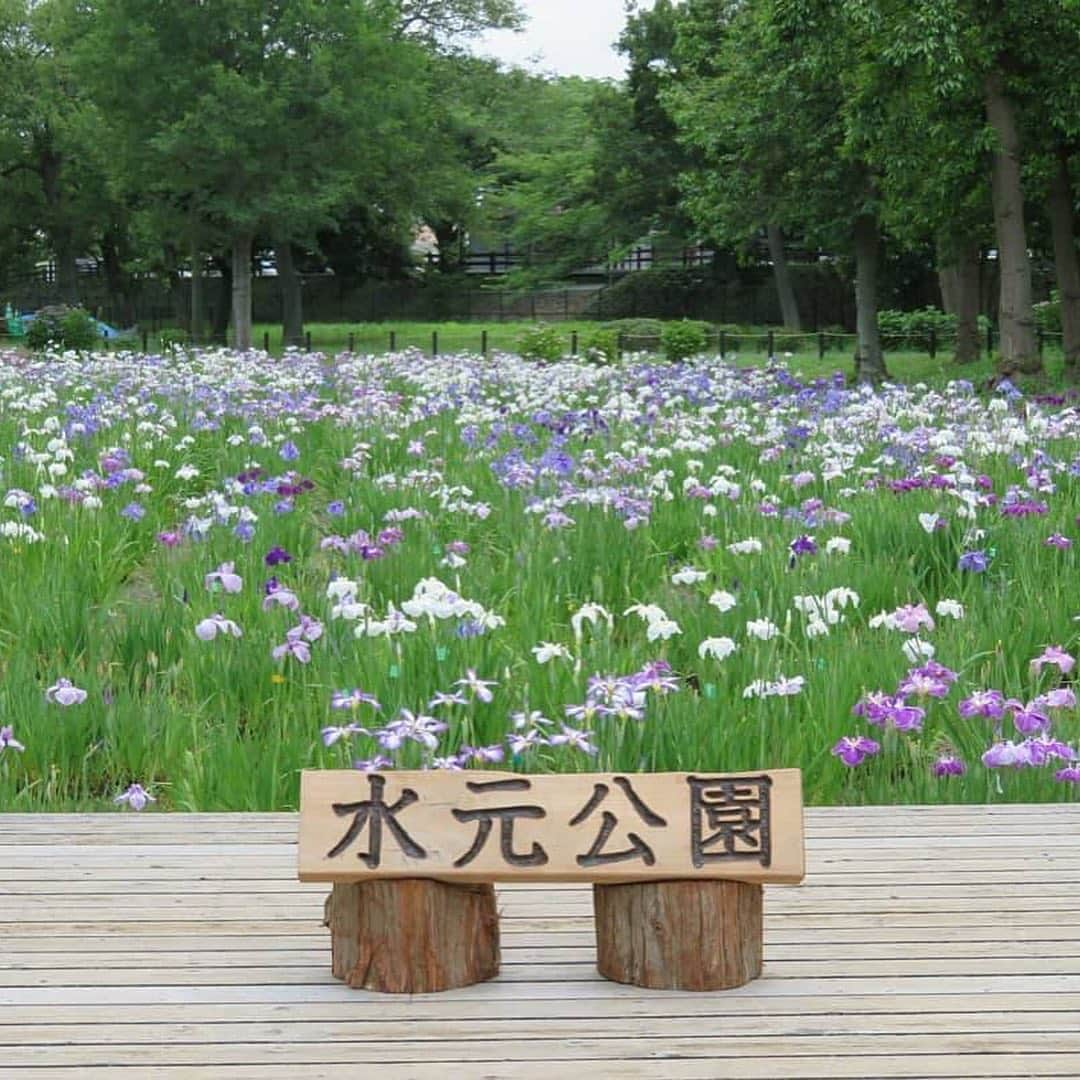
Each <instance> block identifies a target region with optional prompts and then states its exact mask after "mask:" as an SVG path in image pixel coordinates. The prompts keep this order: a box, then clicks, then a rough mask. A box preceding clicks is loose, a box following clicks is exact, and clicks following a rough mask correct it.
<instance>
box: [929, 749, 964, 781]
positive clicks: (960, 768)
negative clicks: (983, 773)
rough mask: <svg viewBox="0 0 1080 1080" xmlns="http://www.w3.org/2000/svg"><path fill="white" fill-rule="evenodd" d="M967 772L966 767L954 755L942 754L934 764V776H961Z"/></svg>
mask: <svg viewBox="0 0 1080 1080" xmlns="http://www.w3.org/2000/svg"><path fill="white" fill-rule="evenodd" d="M966 772H967V765H965V764H964V762H963V761H961V760H960V758H958V757H956V755H955V754H942V755H941V757H939V758H938V759H937V761H935V762H934V775H935V776H963V775H964V773H966Z"/></svg>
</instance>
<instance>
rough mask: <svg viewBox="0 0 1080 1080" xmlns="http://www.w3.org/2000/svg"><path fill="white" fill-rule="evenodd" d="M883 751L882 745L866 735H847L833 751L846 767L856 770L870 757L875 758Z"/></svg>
mask: <svg viewBox="0 0 1080 1080" xmlns="http://www.w3.org/2000/svg"><path fill="white" fill-rule="evenodd" d="M880 749H881V744H880V743H877V742H875V741H874V740H873V739H868V738H867V737H866V736H865V735H845V736H844V737H843V738H842V739H841V740H840V741H839V742H838V743H837V744H836V745H835V746H834V747H833V748H832V750H831V753H832V754H833V755H834V756H835V757H838V758H839V759H840V760H841V761H842V762H843V763H844V764H845V765H849V766H851V767H852V768H854V767H855V766H856V765H861V764H862V763H863V762H864V761H865V760H866V759H867V758H868V757H873V756H874V754H876V753H878V751H879V750H880Z"/></svg>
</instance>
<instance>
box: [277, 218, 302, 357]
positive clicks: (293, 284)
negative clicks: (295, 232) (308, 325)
mask: <svg viewBox="0 0 1080 1080" xmlns="http://www.w3.org/2000/svg"><path fill="white" fill-rule="evenodd" d="M274 252H275V254H276V255H277V272H278V281H279V282H280V283H281V335H282V339H283V340H284V342H285V346H286V347H288V346H290V345H302V344H303V343H304V299H303V297H302V296H301V293H300V275H299V274H298V273H297V272H296V262H295V260H294V259H293V248H292V244H291V243H290V242H289V241H288V240H284V239H279V240H278V242H277V243H276V244H275V245H274Z"/></svg>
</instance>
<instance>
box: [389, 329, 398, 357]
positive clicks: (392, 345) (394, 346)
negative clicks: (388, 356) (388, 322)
mask: <svg viewBox="0 0 1080 1080" xmlns="http://www.w3.org/2000/svg"><path fill="white" fill-rule="evenodd" d="M390 351H391V352H397V331H396V330H391V331H390Z"/></svg>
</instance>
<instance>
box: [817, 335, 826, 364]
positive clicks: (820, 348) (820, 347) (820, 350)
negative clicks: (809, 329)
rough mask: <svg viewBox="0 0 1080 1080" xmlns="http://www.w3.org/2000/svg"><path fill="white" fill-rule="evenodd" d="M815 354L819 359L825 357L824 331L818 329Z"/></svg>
mask: <svg viewBox="0 0 1080 1080" xmlns="http://www.w3.org/2000/svg"><path fill="white" fill-rule="evenodd" d="M817 354H818V359H819V360H824V359H825V333H824V331H822V330H819V331H818V336H817Z"/></svg>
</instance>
